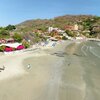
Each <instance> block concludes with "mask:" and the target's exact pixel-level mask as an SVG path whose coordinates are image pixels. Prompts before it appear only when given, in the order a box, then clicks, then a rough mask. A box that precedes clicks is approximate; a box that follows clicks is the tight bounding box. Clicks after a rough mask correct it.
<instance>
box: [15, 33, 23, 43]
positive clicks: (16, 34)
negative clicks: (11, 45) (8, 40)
mask: <svg viewBox="0 0 100 100" xmlns="http://www.w3.org/2000/svg"><path fill="white" fill-rule="evenodd" d="M13 38H14V39H15V41H17V42H21V41H22V39H23V38H22V35H20V34H18V33H15V34H14V36H13Z"/></svg>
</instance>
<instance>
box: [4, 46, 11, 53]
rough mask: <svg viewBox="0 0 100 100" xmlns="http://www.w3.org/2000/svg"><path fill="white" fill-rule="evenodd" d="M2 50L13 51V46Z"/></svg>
mask: <svg viewBox="0 0 100 100" xmlns="http://www.w3.org/2000/svg"><path fill="white" fill-rule="evenodd" d="M4 51H6V52H10V51H13V48H12V47H6V48H5V50H4Z"/></svg>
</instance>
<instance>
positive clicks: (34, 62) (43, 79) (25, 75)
mask: <svg viewBox="0 0 100 100" xmlns="http://www.w3.org/2000/svg"><path fill="white" fill-rule="evenodd" d="M70 43H71V41H67V42H62V43H60V44H57V45H56V47H54V48H50V49H46V48H45V49H42V50H36V51H29V52H27V53H21V54H19V53H18V54H17V53H16V54H8V55H1V57H0V66H1V67H2V66H5V70H2V71H1V72H0V88H1V90H2V91H1V92H0V100H33V99H34V100H40V97H42V99H43V100H44V98H47V99H48V97H49V96H50V97H51V96H52V97H53V99H54V96H53V95H54V94H53V93H55V92H56V89H53V88H55V87H54V86H55V85H54V86H52V85H53V84H50V85H49V83H52V81H55V82H57V81H59V79H58V78H60V77H58V76H61V75H60V74H61V73H58V72H59V71H60V70H61V68H60V67H61V66H62V64H63V60H64V59H63V57H58V56H56V55H55V53H56V52H64V49H65V47H66V45H68V44H70ZM28 64H30V65H31V68H30V69H28V68H27V65H28ZM57 69H58V70H57ZM56 80H57V81H56ZM55 84H56V83H55ZM48 85H49V86H48ZM47 89H50V91H49V92H50V93H48V94H45V93H46V90H47ZM24 90H26V91H24ZM7 91H9V92H7ZM10 94H11V95H10ZM45 95H48V96H47V97H46V96H45ZM50 97H49V99H50ZM47 99H45V100H47ZM49 99H48V100H49ZM50 100H51V99H50Z"/></svg>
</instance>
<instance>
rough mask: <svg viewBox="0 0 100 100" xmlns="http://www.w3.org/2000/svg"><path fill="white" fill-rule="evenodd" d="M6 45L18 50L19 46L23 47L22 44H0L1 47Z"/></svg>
mask: <svg viewBox="0 0 100 100" xmlns="http://www.w3.org/2000/svg"><path fill="white" fill-rule="evenodd" d="M2 45H5V46H9V47H13V48H17V47H18V46H19V45H22V43H17V42H16V43H7V44H0V46H2Z"/></svg>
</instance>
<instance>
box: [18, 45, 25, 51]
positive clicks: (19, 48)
mask: <svg viewBox="0 0 100 100" xmlns="http://www.w3.org/2000/svg"><path fill="white" fill-rule="evenodd" d="M16 49H17V50H22V49H25V47H24V46H23V45H19V46H18V47H17V48H16Z"/></svg>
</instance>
